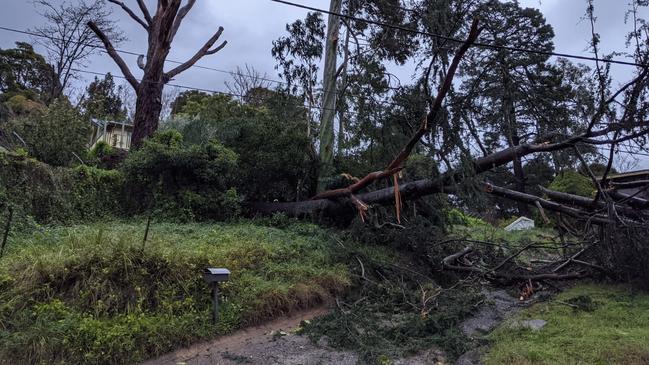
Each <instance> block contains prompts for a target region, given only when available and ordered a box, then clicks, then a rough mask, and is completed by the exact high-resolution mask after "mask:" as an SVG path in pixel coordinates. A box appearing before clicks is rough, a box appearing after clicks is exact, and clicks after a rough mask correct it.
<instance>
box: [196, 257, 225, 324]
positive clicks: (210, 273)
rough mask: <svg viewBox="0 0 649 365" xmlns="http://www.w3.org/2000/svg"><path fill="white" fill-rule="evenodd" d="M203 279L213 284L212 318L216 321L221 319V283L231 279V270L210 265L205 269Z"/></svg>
mask: <svg viewBox="0 0 649 365" xmlns="http://www.w3.org/2000/svg"><path fill="white" fill-rule="evenodd" d="M203 279H204V280H205V282H207V283H209V284H211V285H212V303H213V313H212V319H213V320H214V323H217V322H218V320H219V283H220V282H223V281H228V279H230V270H228V269H223V268H215V267H208V268H207V269H205V270H203Z"/></svg>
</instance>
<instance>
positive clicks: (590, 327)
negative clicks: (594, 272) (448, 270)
mask: <svg viewBox="0 0 649 365" xmlns="http://www.w3.org/2000/svg"><path fill="white" fill-rule="evenodd" d="M585 298H588V299H585ZM592 303H597V304H596V305H592ZM577 304H578V305H580V306H584V305H585V308H586V309H587V310H575V308H574V307H573V306H574V305H577ZM518 319H543V320H545V321H547V322H548V323H547V325H545V326H544V327H543V328H542V329H541V330H539V331H532V330H529V329H514V328H511V326H509V323H508V322H505V323H504V324H503V325H501V326H500V328H499V329H497V330H496V331H495V332H494V333H493V334H492V335H491V336H490V340H491V342H492V346H491V349H490V351H489V354H488V355H487V358H486V361H485V363H486V364H487V365H496V364H525V365H545V364H547V365H550V364H552V365H555V364H556V365H564V364H625V365H626V364H628V365H641V364H647V362H648V361H649V349H648V348H647V338H649V295H647V294H646V293H642V292H636V291H633V290H632V289H630V288H626V287H620V286H611V285H594V284H591V285H588V284H586V285H584V284H582V285H579V286H577V287H574V288H572V289H569V290H567V291H565V292H563V293H561V294H560V295H558V296H557V298H555V299H553V300H551V301H549V302H547V303H539V304H536V305H534V306H533V307H531V308H528V309H525V310H523V312H522V313H521V314H520V315H518V316H517V317H516V318H514V320H518Z"/></svg>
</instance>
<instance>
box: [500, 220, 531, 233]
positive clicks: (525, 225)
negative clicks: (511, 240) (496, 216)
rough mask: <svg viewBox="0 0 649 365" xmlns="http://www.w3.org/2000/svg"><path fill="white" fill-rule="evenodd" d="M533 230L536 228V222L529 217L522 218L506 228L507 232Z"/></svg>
mask: <svg viewBox="0 0 649 365" xmlns="http://www.w3.org/2000/svg"><path fill="white" fill-rule="evenodd" d="M532 228H534V220H532V219H529V218H527V217H520V218H518V219H517V220H515V221H514V222H513V223H512V224H510V225H508V226H507V227H505V231H524V230H527V229H532Z"/></svg>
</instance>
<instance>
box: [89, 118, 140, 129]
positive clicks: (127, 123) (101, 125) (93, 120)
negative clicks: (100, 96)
mask: <svg viewBox="0 0 649 365" xmlns="http://www.w3.org/2000/svg"><path fill="white" fill-rule="evenodd" d="M90 123H92V124H94V125H95V126H97V127H99V128H104V124H106V123H108V125H111V124H112V125H119V126H121V125H122V124H124V125H125V126H132V125H133V122H131V121H130V120H125V121H123V122H122V121H116V120H103V119H97V118H90Z"/></svg>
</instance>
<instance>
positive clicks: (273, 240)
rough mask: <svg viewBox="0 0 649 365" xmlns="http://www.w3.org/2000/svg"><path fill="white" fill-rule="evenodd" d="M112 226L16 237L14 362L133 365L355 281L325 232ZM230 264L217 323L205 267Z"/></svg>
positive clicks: (4, 280) (5, 282) (8, 262)
mask: <svg viewBox="0 0 649 365" xmlns="http://www.w3.org/2000/svg"><path fill="white" fill-rule="evenodd" d="M143 231H144V224H133V223H106V224H93V225H87V226H73V227H68V228H50V229H41V230H39V231H38V232H34V233H32V234H24V235H20V236H17V237H15V238H14V240H13V242H12V245H11V247H10V249H9V252H8V255H6V256H5V257H4V258H3V259H2V260H0V359H2V360H4V362H5V363H7V364H9V363H48V364H52V363H68V364H71V363H75V364H79V363H86V364H117V363H132V362H136V361H139V360H144V359H147V358H150V357H154V356H155V355H157V354H162V353H164V352H168V351H171V350H173V349H175V348H178V347H181V346H184V345H188V344H190V343H192V342H195V341H197V340H200V339H207V338H212V337H214V336H216V335H219V334H225V333H229V332H231V331H233V330H234V329H237V328H241V327H243V326H247V325H251V324H254V323H257V322H259V321H262V320H264V319H268V318H273V317H277V316H281V315H283V314H286V313H288V312H291V311H294V310H297V309H300V308H308V307H313V306H316V305H318V304H320V303H323V302H325V301H327V300H328V299H330V298H331V296H332V295H336V294H341V293H342V292H344V291H345V290H346V289H347V288H349V286H350V284H351V279H350V273H349V271H348V270H347V268H346V266H345V265H343V264H341V263H337V262H335V261H334V260H333V255H334V251H335V243H332V236H331V235H330V234H329V233H327V232H326V231H325V230H323V229H319V228H317V227H316V226H313V225H309V224H294V225H291V226H290V227H287V228H284V229H277V228H273V227H265V226H259V225H255V224H252V223H246V222H243V223H232V224H215V225H203V224H187V225H171V224H155V225H153V226H152V228H151V232H150V238H149V240H148V241H147V242H146V246H145V247H143V246H142V237H143ZM210 266H218V267H227V268H229V269H230V270H232V277H231V281H230V282H228V283H225V284H224V285H222V295H223V301H222V305H221V317H220V322H219V324H218V326H213V325H212V323H211V317H210V313H211V312H210V308H211V307H210V306H211V302H210V289H209V287H208V286H207V285H206V284H205V283H203V281H202V278H201V275H200V271H201V270H202V269H203V268H205V267H210Z"/></svg>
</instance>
